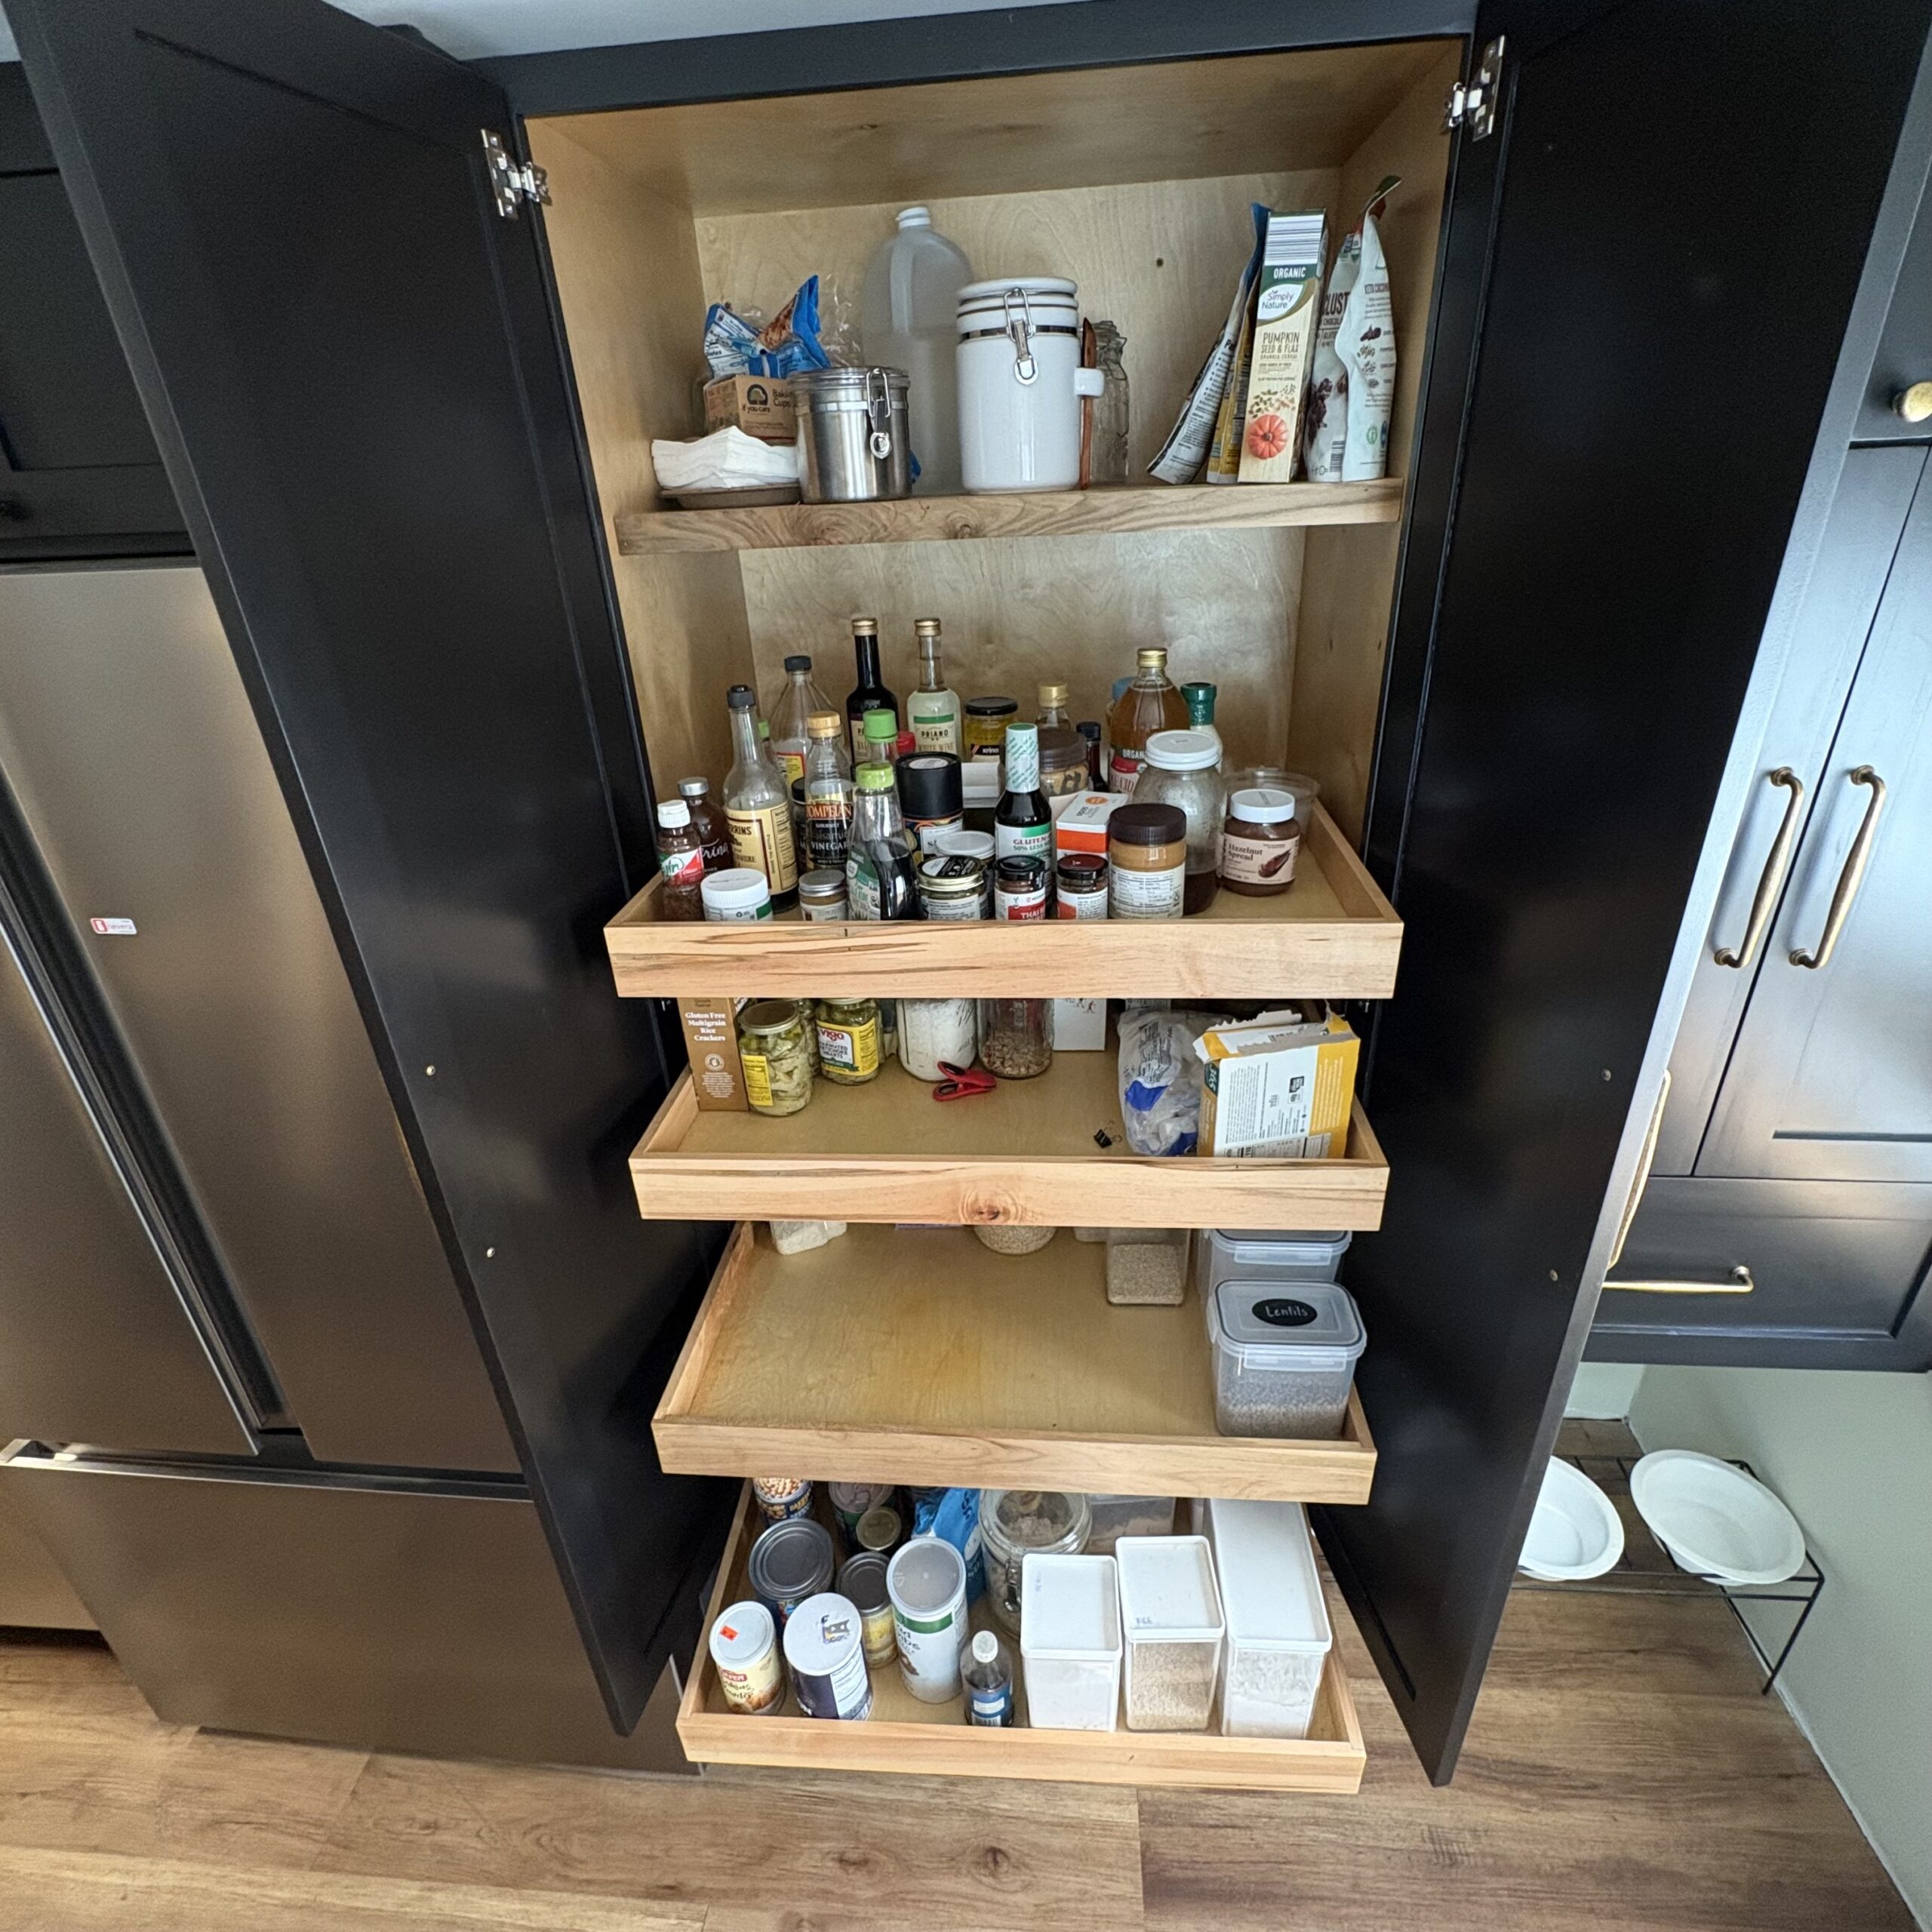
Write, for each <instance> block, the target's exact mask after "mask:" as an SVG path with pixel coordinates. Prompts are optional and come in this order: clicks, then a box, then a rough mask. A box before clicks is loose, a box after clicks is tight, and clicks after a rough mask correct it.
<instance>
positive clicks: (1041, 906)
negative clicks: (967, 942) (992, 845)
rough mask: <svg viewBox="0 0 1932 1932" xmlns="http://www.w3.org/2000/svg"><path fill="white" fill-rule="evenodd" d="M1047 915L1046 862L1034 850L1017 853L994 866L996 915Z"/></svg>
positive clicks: (1008, 916)
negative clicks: (1035, 855)
mask: <svg viewBox="0 0 1932 1932" xmlns="http://www.w3.org/2000/svg"><path fill="white" fill-rule="evenodd" d="M1046 916H1047V862H1046V860H1044V859H1040V858H1035V857H1034V856H1033V855H1032V854H1031V853H1014V854H1012V855H1011V857H1007V858H1004V859H1001V860H998V861H996V862H995V865H994V866H993V917H994V918H995V919H1026V920H1031V919H1044V918H1045V917H1046Z"/></svg>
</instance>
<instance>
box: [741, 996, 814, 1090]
mask: <svg viewBox="0 0 1932 1932" xmlns="http://www.w3.org/2000/svg"><path fill="white" fill-rule="evenodd" d="M806 1024H807V1023H806V1019H805V1013H804V1008H802V1007H801V1006H800V1004H798V1001H796V1000H793V999H761V1000H756V1001H753V1002H752V1004H751V1005H749V1006H748V1007H746V1008H744V1010H743V1011H742V1012H740V1014H739V1015H738V1060H739V1063H740V1066H742V1067H743V1069H744V1075H745V1100H746V1103H747V1104H748V1105H749V1107H750V1108H751V1110H752V1112H753V1113H755V1114H795V1113H797V1112H798V1111H799V1110H800V1109H801V1108H803V1107H805V1106H809V1105H810V1104H811V1097H812V1043H811V1039H810V1038H809V1036H808V1034H807V1032H806V1030H805V1029H806Z"/></svg>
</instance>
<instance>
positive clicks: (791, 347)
mask: <svg viewBox="0 0 1932 1932" xmlns="http://www.w3.org/2000/svg"><path fill="white" fill-rule="evenodd" d="M755 314H756V311H755V310H751V311H748V312H747V313H746V315H740V314H739V313H738V312H737V310H736V309H734V308H733V307H732V306H731V303H728V302H714V303H712V305H711V306H710V307H709V309H706V311H705V312H704V359H705V361H706V363H707V364H708V365H709V367H710V369H711V373H712V375H713V376H714V377H716V376H795V375H796V374H798V372H799V371H800V370H801V369H826V368H830V367H831V365H832V358H831V357H829V355H826V352H825V347H824V345H823V343H821V342H820V340H819V327H818V277H817V275H808V276H807V277H806V278H805V279H804V281H803V282H802V283H801V285H799V288H798V293H797V294H795V295H794V296H793V297H792V299H791V300H790V301H789V302H788V303H786V305H785V306H784V307H783V308H782V309H780V310H779V312H777V315H774V316H773V317H772V318H771V321H768V322H767V323H766V324H765V325H764V327H763V328H757V327H755V326H754V325H753V323H752V320H751V317H752V315H755Z"/></svg>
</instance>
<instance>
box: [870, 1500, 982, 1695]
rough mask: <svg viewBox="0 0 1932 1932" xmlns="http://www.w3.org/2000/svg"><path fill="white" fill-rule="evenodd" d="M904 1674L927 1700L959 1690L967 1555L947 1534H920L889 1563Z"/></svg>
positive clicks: (888, 1583)
mask: <svg viewBox="0 0 1932 1932" xmlns="http://www.w3.org/2000/svg"><path fill="white" fill-rule="evenodd" d="M885 1587H886V1590H887V1592H888V1595H890V1596H891V1599H892V1617H893V1623H894V1626H895V1629H896V1632H897V1638H898V1643H899V1674H900V1676H901V1677H902V1678H904V1680H905V1683H906V1689H907V1690H909V1691H911V1692H912V1695H913V1696H914V1697H917V1698H918V1700H919V1701H920V1702H921V1703H924V1704H943V1703H945V1702H946V1700H947V1699H948V1698H949V1697H958V1695H959V1653H960V1651H961V1647H962V1646H963V1645H964V1643H965V1641H966V1559H965V1558H964V1557H963V1556H961V1555H960V1553H959V1552H958V1550H956V1549H954V1548H953V1546H952V1544H951V1543H948V1542H947V1541H946V1540H945V1539H944V1538H943V1537H914V1538H913V1539H912V1541H911V1542H910V1543H907V1544H906V1545H905V1546H904V1547H903V1549H900V1551H899V1552H898V1554H897V1555H895V1556H894V1558H893V1559H892V1561H891V1563H890V1564H888V1565H887V1567H886V1573H885Z"/></svg>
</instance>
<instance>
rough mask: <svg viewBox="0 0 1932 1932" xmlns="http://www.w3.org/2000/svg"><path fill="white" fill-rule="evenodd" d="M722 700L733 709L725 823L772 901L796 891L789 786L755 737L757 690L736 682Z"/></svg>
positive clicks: (738, 854)
mask: <svg viewBox="0 0 1932 1932" xmlns="http://www.w3.org/2000/svg"><path fill="white" fill-rule="evenodd" d="M724 701H725V703H727V704H728V706H730V707H731V746H732V752H733V756H732V759H731V771H730V772H729V774H728V775H727V776H726V778H725V780H724V823H726V825H727V826H729V827H730V828H731V857H732V858H733V859H734V860H735V861H736V862H737V863H738V864H739V865H741V866H749V868H750V869H752V871H753V872H762V873H764V877H765V882H766V884H768V885H769V886H770V887H771V903H772V904H773V905H774V906H789V905H791V904H792V903H793V902H794V901H795V900H796V899H797V898H798V849H797V848H796V847H795V845H794V844H792V788H791V787H790V786H789V785H788V784H787V783H786V780H785V774H784V771H783V769H782V768H781V767H780V764H779V763H778V761H777V759H776V758H774V757H773V756H772V755H771V753H770V752H768V751H767V750H766V749H764V746H763V745H762V744H761V743H760V742H759V740H758V723H759V719H758V695H757V694H756V693H755V691H753V690H752V688H751V687H750V685H733V686H732V687H731V691H729V692H728V694H727V695H726V697H725V700H724Z"/></svg>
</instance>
